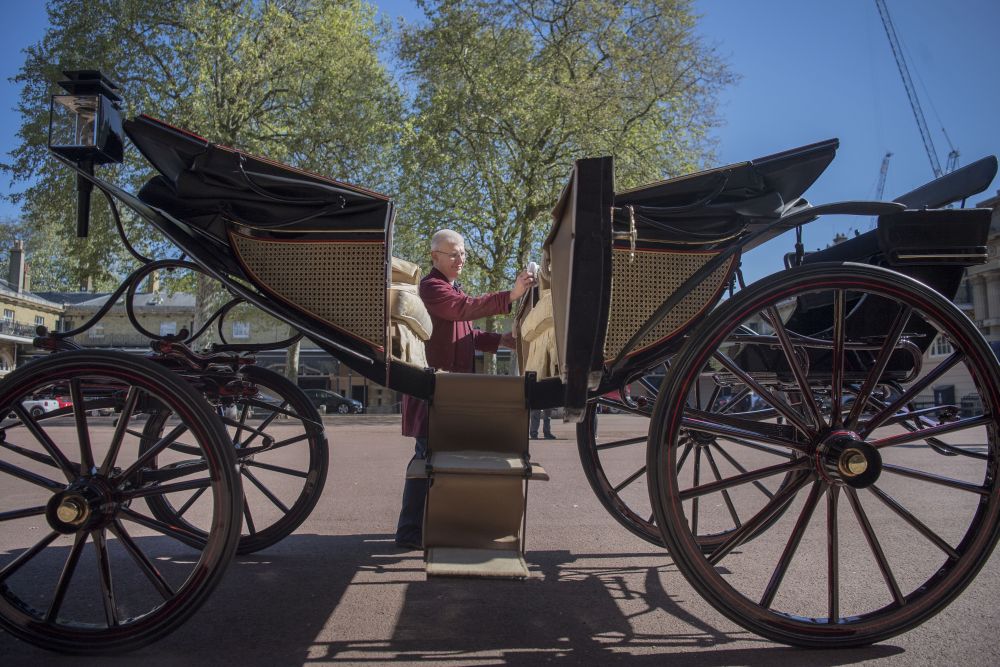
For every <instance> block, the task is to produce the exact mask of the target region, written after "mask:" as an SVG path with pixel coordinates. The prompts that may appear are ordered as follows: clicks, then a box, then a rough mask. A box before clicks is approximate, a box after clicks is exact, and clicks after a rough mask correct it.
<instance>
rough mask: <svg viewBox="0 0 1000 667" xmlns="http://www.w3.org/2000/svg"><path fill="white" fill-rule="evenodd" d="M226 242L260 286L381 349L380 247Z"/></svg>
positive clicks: (382, 252) (383, 326) (382, 292)
mask: <svg viewBox="0 0 1000 667" xmlns="http://www.w3.org/2000/svg"><path fill="white" fill-rule="evenodd" d="M231 238H232V240H233V244H234V245H235V246H236V250H237V252H238V253H239V257H240V260H241V261H242V262H243V264H244V266H245V267H246V268H247V270H248V271H250V272H251V273H252V274H253V275H254V277H255V278H256V280H257V281H258V282H259V283H260V284H261V285H262V286H264V287H266V288H267V289H268V290H270V291H271V292H274V293H275V294H276V295H278V296H279V297H281V298H282V299H284V300H286V301H288V302H289V303H291V304H292V305H294V306H295V307H297V308H299V309H300V310H303V311H305V312H306V313H308V314H310V315H312V316H313V317H315V318H317V319H319V320H322V321H324V322H326V323H328V324H331V325H333V326H334V327H336V328H338V329H341V330H343V331H346V332H347V333H350V334H353V335H354V336H357V337H358V338H361V339H362V340H364V341H367V342H369V343H371V344H373V345H375V346H378V347H383V346H384V345H385V329H386V322H385V283H386V281H385V245H384V244H382V243H351V242H344V243H332V242H324V241H314V242H309V243H301V242H285V241H264V240H260V239H255V238H250V237H246V236H240V235H237V234H233V235H232V236H231Z"/></svg>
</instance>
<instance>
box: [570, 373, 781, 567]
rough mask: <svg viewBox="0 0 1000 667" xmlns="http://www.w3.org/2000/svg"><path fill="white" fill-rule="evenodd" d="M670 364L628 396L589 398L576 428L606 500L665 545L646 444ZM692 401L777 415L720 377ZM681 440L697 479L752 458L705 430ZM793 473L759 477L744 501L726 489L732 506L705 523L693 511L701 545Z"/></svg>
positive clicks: (683, 464)
mask: <svg viewBox="0 0 1000 667" xmlns="http://www.w3.org/2000/svg"><path fill="white" fill-rule="evenodd" d="M668 368H669V365H668V364H666V363H662V364H659V365H658V366H656V367H653V368H650V369H647V370H646V371H645V372H644V373H642V374H641V375H639V376H637V377H636V379H635V380H634V381H633V382H631V383H630V384H629V386H630V387H631V389H630V391H629V395H627V396H625V395H622V392H619V396H618V397H612V396H611V395H604V396H601V397H600V398H598V399H596V400H595V401H593V402H591V403H590V404H588V406H587V414H586V416H585V418H584V420H583V422H581V423H580V424H578V425H577V430H576V433H577V447H578V449H579V454H580V460H581V462H582V464H583V470H584V473H585V474H586V476H587V480H588V481H589V482H590V486H591V488H592V489H593V490H594V493H595V494H596V495H597V497H598V499H599V500H600V501H601V504H603V505H604V508H605V509H606V510H607V511H608V513H610V514H611V516H612V517H614V518H615V520H617V521H618V522H619V523H620V524H622V525H623V526H625V528H627V529H628V530H630V531H631V532H632V533H634V534H635V535H638V536H639V537H641V538H642V539H644V540H646V541H647V542H650V543H651V544H656V545H658V546H664V542H663V535H662V532H661V531H660V528H659V526H658V525H657V524H656V516H655V514H654V512H653V509H652V505H651V503H650V501H649V487H648V483H647V475H646V450H647V444H648V442H649V426H650V417H651V416H652V413H653V407H654V405H655V404H656V402H657V397H658V396H659V393H660V389H661V386H660V385H661V382H662V381H663V378H664V377H665V374H666V372H667V371H668ZM688 402H689V404H690V405H695V406H699V407H701V408H702V409H703V410H705V411H707V412H710V413H714V414H716V415H720V416H726V417H729V418H742V419H750V420H757V421H762V420H766V419H773V418H774V411H773V410H772V409H768V407H767V406H766V404H763V403H762V402H761V401H760V400H759V399H758V398H757V397H756V395H755V394H754V393H753V392H750V391H743V392H734V391H732V390H731V389H730V388H728V387H723V386H721V385H717V384H714V383H709V384H708V385H706V383H704V382H702V383H701V384H700V385H699V386H697V387H696V388H695V390H694V391H692V392H691V395H690V396H689V401H688ZM681 443H682V447H683V449H682V452H681V456H680V457H679V458H678V461H677V466H678V470H679V471H681V472H688V471H689V472H690V474H691V475H692V476H693V479H694V480H705V481H712V480H716V481H718V480H720V479H721V472H720V471H721V470H722V469H723V468H724V467H725V468H728V469H736V470H745V469H746V465H749V464H750V462H749V461H743V459H745V458H746V456H747V452H746V451H741V450H739V449H731V448H728V447H724V446H723V445H722V444H720V443H719V442H718V439H717V438H715V437H711V436H706V435H705V434H704V433H701V432H685V433H684V434H683V436H682V439H681ZM754 454H755V453H754ZM754 454H751V456H753V455H754ZM788 479H789V476H785V477H784V478H782V477H778V478H774V479H766V480H762V481H759V482H758V483H757V484H755V485H753V486H752V487H751V488H750V490H751V493H748V494H744V495H743V497H741V498H740V502H739V504H737V503H736V502H734V500H733V498H732V497H731V494H730V493H729V492H728V491H727V492H725V493H722V494H720V499H721V500H722V501H723V502H724V503H725V506H726V510H727V511H726V512H725V513H722V514H719V513H715V514H712V515H711V520H708V521H705V520H702V521H701V522H700V523H699V515H698V512H697V511H695V512H693V514H692V518H691V521H692V529H693V531H694V532H695V534H696V535H697V536H698V542H699V543H700V544H701V546H702V549H704V550H712V549H714V548H715V547H717V546H718V545H719V544H721V543H722V541H724V540H725V539H726V538H727V537H728V535H729V533H730V532H731V531H733V530H735V529H736V528H738V527H739V526H740V525H741V523H742V521H744V520H746V519H747V518H749V517H752V516H753V515H754V514H755V513H756V512H757V511H759V510H760V508H761V507H762V506H763V505H765V504H766V503H768V502H769V501H770V499H771V498H773V497H774V494H775V493H777V492H778V491H779V490H780V488H781V485H782V483H785V482H787V481H788ZM779 517H780V513H776V514H775V516H774V517H773V518H772V519H771V521H769V522H768V523H766V524H765V525H763V526H761V528H760V530H759V531H757V533H759V532H763V531H764V530H766V529H767V527H768V525H770V523H772V522H773V521H776V520H777V519H778V518H779ZM757 533H755V534H757Z"/></svg>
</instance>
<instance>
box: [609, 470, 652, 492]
mask: <svg viewBox="0 0 1000 667" xmlns="http://www.w3.org/2000/svg"><path fill="white" fill-rule="evenodd" d="M645 474H646V466H642V467H641V468H639V469H638V470H636V471H635V472H634V473H632V474H631V475H629V476H628V477H626V478H625V479H624V480H623V481H621V482H619V483H618V485H617V486H615V493H621V491H622V489H624V488H625V487H626V486H628V485H629V484H631V483H632V482H634V481H635V480H637V479H640V478H642V477H643V476H645Z"/></svg>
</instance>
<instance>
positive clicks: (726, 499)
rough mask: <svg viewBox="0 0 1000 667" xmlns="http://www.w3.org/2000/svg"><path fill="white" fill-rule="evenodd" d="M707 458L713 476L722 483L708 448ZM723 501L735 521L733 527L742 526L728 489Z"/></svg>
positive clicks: (723, 495) (723, 494)
mask: <svg viewBox="0 0 1000 667" xmlns="http://www.w3.org/2000/svg"><path fill="white" fill-rule="evenodd" d="M705 458H706V459H707V460H708V465H709V467H710V468H711V469H712V475H713V476H714V477H715V481H716V482H721V481H722V474H721V473H720V472H719V466H718V465H716V463H715V457H714V456H712V450H711V449H710V448H708V447H706V448H705ZM722 500H723V502H725V503H726V508H727V509H728V510H729V516H730V517H732V519H733V525H734V526H735V527H736V528H739V527H740V526H741V525H742V524H741V522H740V516H739V514H737V512H736V505H734V504H733V499H732V498H730V497H729V491H728V490H727V489H723V490H722Z"/></svg>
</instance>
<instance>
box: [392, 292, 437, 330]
mask: <svg viewBox="0 0 1000 667" xmlns="http://www.w3.org/2000/svg"><path fill="white" fill-rule="evenodd" d="M419 289H420V288H419V286H418V285H404V284H397V283H393V284H392V286H391V287H389V318H390V319H391V320H394V321H397V322H402V323H404V324H406V325H407V326H409V327H410V328H411V329H413V333H415V334H416V335H417V337H418V338H420V340H427V339H429V338H430V337H431V331H432V330H433V326H432V325H431V316H430V315H429V314H428V313H427V308H426V307H425V306H424V302H423V301H422V300H421V299H420V294H419Z"/></svg>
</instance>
